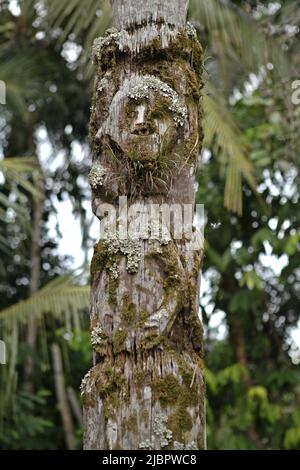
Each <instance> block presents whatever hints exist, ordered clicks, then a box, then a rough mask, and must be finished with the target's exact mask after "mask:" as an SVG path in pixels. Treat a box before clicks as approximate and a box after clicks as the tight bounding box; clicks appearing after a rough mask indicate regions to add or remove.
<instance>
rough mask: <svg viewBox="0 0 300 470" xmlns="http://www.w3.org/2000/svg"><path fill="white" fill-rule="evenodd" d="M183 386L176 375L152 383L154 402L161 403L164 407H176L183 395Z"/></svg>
mask: <svg viewBox="0 0 300 470" xmlns="http://www.w3.org/2000/svg"><path fill="white" fill-rule="evenodd" d="M181 389H182V386H181V385H180V384H179V382H178V380H177V379H176V377H175V376H174V375H171V374H169V375H167V376H166V377H162V378H159V379H156V380H155V381H154V382H152V392H153V400H154V401H157V400H158V401H159V402H160V404H161V405H162V406H163V407H166V406H168V405H174V403H176V402H177V400H178V397H179V396H180V394H181V391H182V390H181Z"/></svg>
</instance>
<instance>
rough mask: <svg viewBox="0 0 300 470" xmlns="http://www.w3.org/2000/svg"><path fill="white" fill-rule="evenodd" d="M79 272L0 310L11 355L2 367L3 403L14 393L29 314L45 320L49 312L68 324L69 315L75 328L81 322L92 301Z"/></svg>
mask: <svg viewBox="0 0 300 470" xmlns="http://www.w3.org/2000/svg"><path fill="white" fill-rule="evenodd" d="M78 276H79V275H77V276H75V275H74V274H69V275H65V276H61V277H59V278H56V279H55V280H53V281H51V282H49V283H48V284H47V285H46V286H45V287H43V288H42V289H40V290H39V291H38V292H36V293H35V294H34V295H32V296H31V297H30V298H28V299H26V300H23V301H21V302H18V303H17V304H15V305H12V306H10V307H8V308H6V309H4V310H2V311H1V312H0V326H1V339H2V340H4V341H5V344H6V348H7V357H9V361H8V367H1V369H0V374H1V376H2V377H1V379H2V380H1V385H2V390H0V394H1V395H2V397H1V399H2V401H3V403H6V404H8V403H9V400H12V401H13V399H14V396H15V390H16V385H17V370H16V363H17V357H18V345H19V338H20V336H21V335H22V333H24V328H25V327H26V324H27V322H28V320H29V318H31V317H34V318H36V319H37V320H40V321H42V320H43V316H44V315H45V314H49V315H51V316H52V317H54V318H58V319H60V320H63V319H65V321H66V323H67V324H68V326H69V325H70V318H73V325H74V328H78V326H80V320H79V315H80V312H82V311H83V310H84V309H87V308H88V304H89V287H87V286H86V285H81V284H79V283H78ZM81 276H82V274H81ZM1 408H2V412H3V407H1ZM0 415H1V410H0Z"/></svg>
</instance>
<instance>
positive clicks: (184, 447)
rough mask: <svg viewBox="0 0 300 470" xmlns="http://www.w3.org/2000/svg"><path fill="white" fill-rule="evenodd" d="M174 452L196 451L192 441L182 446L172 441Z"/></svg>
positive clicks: (180, 443) (196, 448)
mask: <svg viewBox="0 0 300 470" xmlns="http://www.w3.org/2000/svg"><path fill="white" fill-rule="evenodd" d="M173 448H174V450H198V447H197V444H196V443H195V442H194V441H192V442H190V443H189V444H183V443H182V442H178V441H174V445H173Z"/></svg>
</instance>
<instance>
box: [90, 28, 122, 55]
mask: <svg viewBox="0 0 300 470" xmlns="http://www.w3.org/2000/svg"><path fill="white" fill-rule="evenodd" d="M119 37H120V32H119V31H118V30H117V29H116V28H109V29H108V30H107V31H106V32H105V36H101V37H99V38H96V39H95V40H94V44H93V47H92V60H93V63H97V62H98V61H100V60H101V55H102V51H103V49H104V48H105V47H107V46H109V45H111V44H112V43H115V44H118V39H119Z"/></svg>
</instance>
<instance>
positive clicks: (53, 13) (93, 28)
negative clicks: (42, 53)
mask: <svg viewBox="0 0 300 470" xmlns="http://www.w3.org/2000/svg"><path fill="white" fill-rule="evenodd" d="M46 5H47V8H48V14H47V20H48V21H49V23H50V25H51V27H53V28H59V29H60V30H61V34H60V36H59V39H58V44H59V45H61V44H63V42H64V41H65V40H66V39H67V38H68V36H69V35H70V34H72V35H74V36H75V40H76V38H81V40H82V38H83V45H84V50H83V55H82V60H83V64H84V65H85V66H86V65H87V64H88V60H89V57H90V52H91V48H92V45H93V41H94V39H95V38H96V37H98V36H102V35H103V34H104V32H105V31H106V30H107V29H108V28H109V27H110V26H111V24H112V10H111V6H110V2H109V1H108V0H100V1H99V0H85V2H82V0H70V1H69V2H68V4H67V6H66V4H65V3H64V2H62V1H61V0H46ZM86 72H87V74H88V76H91V74H92V67H91V65H88V66H87V71H86Z"/></svg>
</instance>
